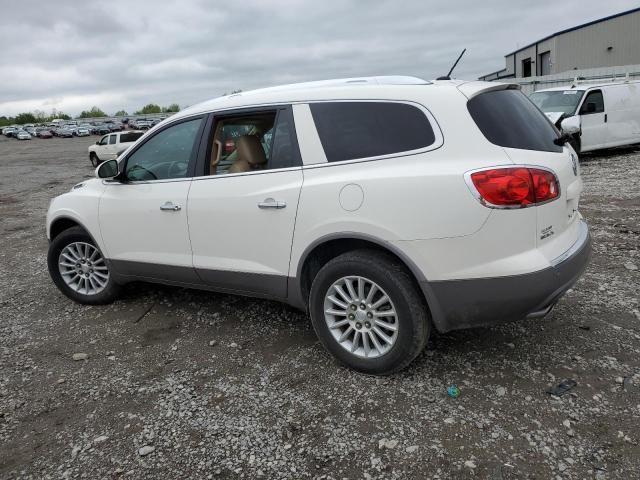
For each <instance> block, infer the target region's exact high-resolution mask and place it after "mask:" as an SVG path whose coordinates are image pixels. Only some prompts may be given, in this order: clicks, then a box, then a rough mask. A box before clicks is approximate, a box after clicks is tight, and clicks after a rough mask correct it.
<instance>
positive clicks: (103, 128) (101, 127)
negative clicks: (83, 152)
mask: <svg viewBox="0 0 640 480" xmlns="http://www.w3.org/2000/svg"><path fill="white" fill-rule="evenodd" d="M92 130H93V131H92V133H94V134H95V135H104V134H105V133H110V132H111V129H110V128H109V126H108V125H105V124H104V123H99V124H97V125H95V126H94V128H93V129H92Z"/></svg>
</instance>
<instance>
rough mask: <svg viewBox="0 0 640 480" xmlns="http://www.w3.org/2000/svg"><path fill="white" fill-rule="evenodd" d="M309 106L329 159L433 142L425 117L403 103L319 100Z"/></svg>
mask: <svg viewBox="0 0 640 480" xmlns="http://www.w3.org/2000/svg"><path fill="white" fill-rule="evenodd" d="M309 107H310V108H311V114H312V115H313V120H314V122H315V124H316V129H317V130H318V135H319V136H320V141H321V142H322V147H323V148H324V152H325V155H326V156H327V160H328V161H329V162H339V161H342V160H353V159H358V158H367V157H377V156H380V155H390V154H397V153H402V152H408V151H411V150H417V149H420V148H425V147H428V146H429V145H431V144H433V143H434V142H435V134H434V132H433V128H432V127H431V124H430V123H429V119H428V118H427V117H426V116H425V114H424V113H423V112H422V111H421V110H420V109H418V108H416V107H414V106H412V105H407V104H405V103H389V102H323V103H312V104H310V105H309Z"/></svg>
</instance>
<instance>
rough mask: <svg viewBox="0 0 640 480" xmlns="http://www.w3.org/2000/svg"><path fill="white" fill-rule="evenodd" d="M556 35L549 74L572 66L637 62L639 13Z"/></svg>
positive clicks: (639, 53)
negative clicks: (554, 54) (553, 56)
mask: <svg viewBox="0 0 640 480" xmlns="http://www.w3.org/2000/svg"><path fill="white" fill-rule="evenodd" d="M556 38H557V41H556V45H555V47H556V48H555V50H556V59H555V60H554V61H553V62H554V64H553V69H552V72H553V73H556V72H566V71H567V70H573V69H574V68H577V69H581V68H593V67H613V66H615V65H635V64H640V12H635V13H630V14H629V15H625V16H622V17H617V18H612V19H611V20H607V21H606V22H601V23H596V24H594V25H589V26H588V27H584V28H581V29H579V30H574V31H572V32H567V33H564V34H562V35H559V36H558V37H556ZM609 47H611V50H609Z"/></svg>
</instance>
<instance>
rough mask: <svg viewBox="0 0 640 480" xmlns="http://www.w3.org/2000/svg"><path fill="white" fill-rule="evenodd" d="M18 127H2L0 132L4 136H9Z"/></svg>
mask: <svg viewBox="0 0 640 480" xmlns="http://www.w3.org/2000/svg"><path fill="white" fill-rule="evenodd" d="M17 130H18V129H17V128H15V127H5V128H3V129H2V134H3V135H4V136H5V137H10V136H11V135H13V134H14V133H15V132H16V131H17Z"/></svg>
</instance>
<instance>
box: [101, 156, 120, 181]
mask: <svg viewBox="0 0 640 480" xmlns="http://www.w3.org/2000/svg"><path fill="white" fill-rule="evenodd" d="M118 173H120V172H119V171H118V161H117V160H107V161H106V162H103V163H101V164H100V166H99V167H98V168H96V177H97V178H113V177H116V176H118Z"/></svg>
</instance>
